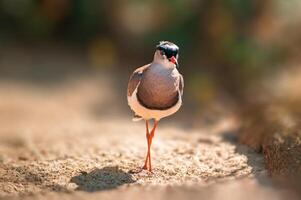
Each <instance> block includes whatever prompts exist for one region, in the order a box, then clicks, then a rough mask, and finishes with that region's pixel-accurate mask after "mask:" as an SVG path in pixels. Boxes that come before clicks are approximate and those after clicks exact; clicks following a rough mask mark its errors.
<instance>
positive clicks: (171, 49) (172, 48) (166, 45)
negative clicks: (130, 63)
mask: <svg viewBox="0 0 301 200" xmlns="http://www.w3.org/2000/svg"><path fill="white" fill-rule="evenodd" d="M156 49H157V50H160V51H162V52H163V53H164V54H165V55H166V57H167V58H171V57H172V56H174V57H177V55H178V53H179V47H178V46H177V45H175V44H174V43H172V42H168V41H160V43H159V44H158V45H157V46H156Z"/></svg>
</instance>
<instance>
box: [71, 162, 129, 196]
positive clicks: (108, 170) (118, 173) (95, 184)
mask: <svg viewBox="0 0 301 200" xmlns="http://www.w3.org/2000/svg"><path fill="white" fill-rule="evenodd" d="M70 182H71V183H75V184H77V186H78V187H77V190H81V191H86V192H96V191H102V190H109V189H114V188H117V187H119V186H121V185H124V184H130V183H134V182H135V180H133V178H132V176H131V174H129V173H127V172H124V171H123V170H121V169H119V168H118V167H104V168H101V169H94V170H92V171H91V172H89V173H87V172H81V174H80V175H77V176H74V177H72V178H71V179H70Z"/></svg>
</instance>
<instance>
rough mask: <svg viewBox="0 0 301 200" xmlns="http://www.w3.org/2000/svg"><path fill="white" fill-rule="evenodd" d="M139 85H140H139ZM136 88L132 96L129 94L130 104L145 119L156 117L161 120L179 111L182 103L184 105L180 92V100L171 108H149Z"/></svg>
mask: <svg viewBox="0 0 301 200" xmlns="http://www.w3.org/2000/svg"><path fill="white" fill-rule="evenodd" d="M138 86H139V85H138ZM138 86H137V87H136V89H135V90H134V92H133V93H132V96H128V97H127V99H128V104H129V106H130V108H131V109H132V110H133V111H134V112H135V113H136V114H137V115H139V116H141V117H142V118H143V119H145V120H149V119H155V120H156V121H159V120H160V119H162V118H164V117H167V116H169V115H172V114H174V113H175V112H177V111H178V110H179V109H180V107H181V105H182V98H181V95H180V94H179V100H178V102H177V103H176V104H175V105H174V106H173V107H171V108H169V109H167V110H152V109H148V108H145V107H144V106H142V105H141V104H140V103H139V102H138V99H137V88H138Z"/></svg>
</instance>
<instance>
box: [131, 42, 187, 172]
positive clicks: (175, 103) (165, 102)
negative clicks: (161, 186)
mask: <svg viewBox="0 0 301 200" xmlns="http://www.w3.org/2000/svg"><path fill="white" fill-rule="evenodd" d="M178 58H179V47H178V46H177V45H176V44H174V43H172V42H169V41H160V42H159V44H158V45H156V49H155V53H154V57H153V61H152V62H151V63H149V64H146V65H144V66H142V67H139V68H137V69H136V70H135V71H134V72H133V73H132V75H131V76H130V79H129V82H128V87H127V101H128V105H129V107H130V108H131V110H132V111H133V112H134V117H133V121H140V120H144V121H145V126H146V140H147V154H146V158H145V161H144V165H143V167H142V168H140V171H142V170H148V171H149V172H152V165H151V145H152V140H153V137H154V135H155V131H156V128H157V126H158V123H159V121H160V120H161V119H162V118H165V117H167V116H170V115H172V114H174V113H176V112H177V111H178V110H179V109H180V107H181V106H182V98H183V89H184V79H183V76H182V75H181V74H180V73H179V71H178V68H179V64H178ZM150 120H153V122H154V123H153V128H152V129H151V130H149V121H150Z"/></svg>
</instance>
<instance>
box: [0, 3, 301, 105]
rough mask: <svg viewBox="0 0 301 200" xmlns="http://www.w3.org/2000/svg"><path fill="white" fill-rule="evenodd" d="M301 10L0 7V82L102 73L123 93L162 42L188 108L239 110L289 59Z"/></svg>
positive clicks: (296, 45) (259, 6)
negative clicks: (172, 54) (175, 52)
mask: <svg viewBox="0 0 301 200" xmlns="http://www.w3.org/2000/svg"><path fill="white" fill-rule="evenodd" d="M300 9H301V2H300V1H298V0H288V1H281V0H164V1H162V0H160V1H159V0H152V1H150V0H149V1H138V0H129V1H118V0H111V1H101V0H1V1H0V56H1V57H0V74H1V78H15V79H23V78H28V77H29V79H34V80H39V81H44V80H48V79H50V80H52V79H55V80H56V79H59V78H60V79H64V78H65V77H66V76H69V75H78V74H79V73H83V72H91V71H92V72H95V71H96V72H97V73H101V72H102V71H106V70H108V71H112V72H114V73H115V74H116V76H114V77H113V79H116V81H117V82H118V78H119V77H123V79H122V78H121V80H125V81H123V82H122V84H123V85H125V84H126V80H127V79H128V77H129V75H130V73H131V72H132V71H133V70H134V69H135V68H136V67H138V66H141V65H143V64H146V63H148V62H150V61H151V60H152V56H153V52H154V47H155V45H156V44H157V43H158V41H160V40H170V41H173V42H174V43H176V44H177V45H178V46H179V47H180V59H179V62H180V71H181V72H182V73H183V74H184V77H185V87H186V88H185V96H186V97H185V98H186V99H187V101H188V102H190V103H189V106H192V107H193V106H195V105H207V104H208V102H214V101H216V99H219V100H221V99H222V101H233V100H234V101H240V100H241V99H243V98H244V96H245V94H244V93H245V91H248V90H246V88H249V87H251V86H253V85H254V83H256V82H258V81H260V80H261V79H262V78H263V77H269V76H273V74H274V73H275V72H276V71H278V70H279V69H280V68H281V66H282V63H286V62H288V61H291V60H297V59H298V56H299V51H300V46H301V34H300V33H301V16H300V15H301V14H300V13H301V12H300ZM203 107H204V106H203ZM201 108H202V106H200V109H201Z"/></svg>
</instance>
